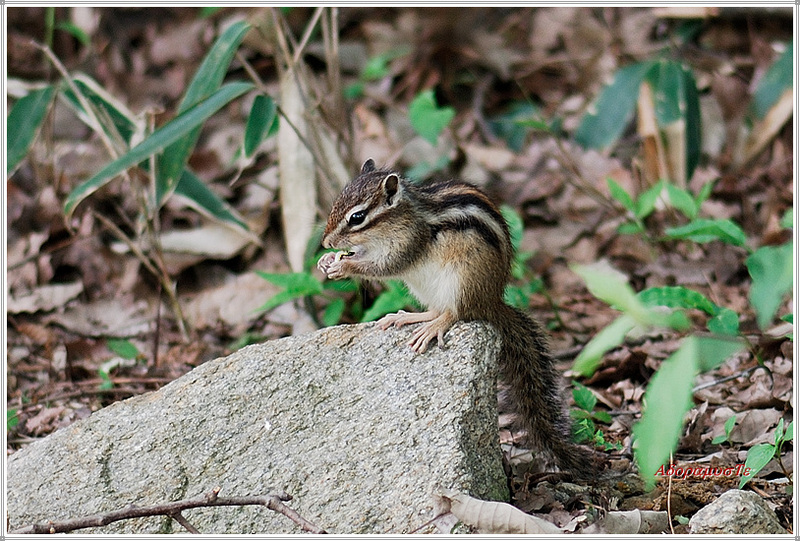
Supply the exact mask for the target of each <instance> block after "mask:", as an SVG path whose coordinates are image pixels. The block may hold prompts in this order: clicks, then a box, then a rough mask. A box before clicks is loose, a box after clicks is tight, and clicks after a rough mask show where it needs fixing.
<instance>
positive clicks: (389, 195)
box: [383, 173, 401, 206]
mask: <svg viewBox="0 0 800 541" xmlns="http://www.w3.org/2000/svg"><path fill="white" fill-rule="evenodd" d="M400 189H401V186H400V177H398V176H397V173H389V174H388V175H386V178H384V179H383V195H384V197H385V199H386V204H387V205H389V206H391V204H392V202H393V201H394V200H395V197H396V196H397V193H398V192H399V191H400Z"/></svg>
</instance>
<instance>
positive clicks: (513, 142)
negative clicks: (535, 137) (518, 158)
mask: <svg viewBox="0 0 800 541" xmlns="http://www.w3.org/2000/svg"><path fill="white" fill-rule="evenodd" d="M540 113H541V112H540V110H539V108H538V107H536V106H535V105H534V104H532V103H530V102H528V101H520V102H516V103H514V104H512V105H511V107H509V109H508V110H507V111H506V112H505V113H503V114H501V115H498V116H496V117H494V118H492V119H491V120H489V127H490V128H491V129H492V132H494V134H495V135H497V136H498V137H500V138H501V139H503V140H504V141H505V142H506V145H508V148H510V149H511V150H513V151H514V152H520V151H521V150H522V147H523V146H524V145H525V139H526V137H527V135H528V133H529V132H530V128H534V129H536V128H541V127H542V126H541V125H539V124H537V125H535V126H532V125H530V124H528V122H530V121H536V122H539V123H540V124H544V123H542V122H541V121H539V120H538V117H539V115H540ZM545 127H546V126H545Z"/></svg>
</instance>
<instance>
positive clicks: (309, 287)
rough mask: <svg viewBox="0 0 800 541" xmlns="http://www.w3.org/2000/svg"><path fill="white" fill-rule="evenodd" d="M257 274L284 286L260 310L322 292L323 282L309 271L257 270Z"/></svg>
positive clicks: (263, 310)
mask: <svg viewBox="0 0 800 541" xmlns="http://www.w3.org/2000/svg"><path fill="white" fill-rule="evenodd" d="M256 274H258V275H259V276H261V277H262V278H263V279H265V280H267V281H268V282H271V283H273V284H275V285H276V286H278V287H282V288H284V291H281V292H280V293H278V294H277V295H274V296H273V297H271V298H270V299H269V300H267V302H265V303H264V304H263V305H262V306H261V307H260V308H259V309H258V311H259V312H265V311H267V310H272V309H273V308H275V307H276V306H280V305H281V304H284V303H287V302H289V301H291V300H294V299H298V298H301V297H306V296H308V295H317V294H319V293H322V283H321V282H320V281H319V280H318V279H317V278H316V277H315V276H313V275H312V274H310V273H307V272H294V273H285V274H280V273H269V272H263V271H256Z"/></svg>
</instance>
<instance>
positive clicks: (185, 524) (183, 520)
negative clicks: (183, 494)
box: [170, 511, 200, 535]
mask: <svg viewBox="0 0 800 541" xmlns="http://www.w3.org/2000/svg"><path fill="white" fill-rule="evenodd" d="M170 518H172V519H173V520H174V521H175V522H177V523H178V524H180V525H181V526H183V527H184V528H186V531H187V532H189V533H193V534H196V535H200V530H198V529H197V528H195V527H194V526H193V525H192V523H191V522H189V521H188V520H186V517H184V516H183V515H182V514H181V512H180V511H178V512H177V513H173V514H171V515H170Z"/></svg>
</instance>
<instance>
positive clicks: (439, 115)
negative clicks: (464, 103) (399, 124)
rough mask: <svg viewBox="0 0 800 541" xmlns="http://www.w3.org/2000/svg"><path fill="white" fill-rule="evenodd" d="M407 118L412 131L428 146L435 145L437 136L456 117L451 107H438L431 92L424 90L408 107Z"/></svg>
mask: <svg viewBox="0 0 800 541" xmlns="http://www.w3.org/2000/svg"><path fill="white" fill-rule="evenodd" d="M408 116H409V119H410V120H411V127H413V128H414V131H416V132H417V133H418V134H419V135H421V136H422V138H423V139H425V140H426V141H428V142H429V143H430V144H432V145H436V141H437V140H438V139H439V134H441V133H442V131H443V130H444V129H445V128H446V127H447V125H448V124H450V121H451V120H453V117H455V116H456V111H455V109H453V108H452V107H439V106H438V105H437V104H436V98H435V97H434V95H433V90H425V91H423V92H420V93H419V94H418V95H417V97H416V98H414V100H413V101H412V102H411V105H409V107H408Z"/></svg>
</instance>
